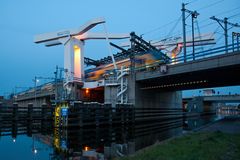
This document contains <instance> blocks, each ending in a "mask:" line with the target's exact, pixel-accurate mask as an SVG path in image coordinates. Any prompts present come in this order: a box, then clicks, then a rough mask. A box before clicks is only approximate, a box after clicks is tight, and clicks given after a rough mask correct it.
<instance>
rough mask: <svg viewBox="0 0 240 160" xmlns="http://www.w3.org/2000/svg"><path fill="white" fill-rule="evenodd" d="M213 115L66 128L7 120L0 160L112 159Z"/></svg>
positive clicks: (209, 119)
mask: <svg viewBox="0 0 240 160" xmlns="http://www.w3.org/2000/svg"><path fill="white" fill-rule="evenodd" d="M216 118H217V117H216V116H205V117H201V118H200V117H198V118H190V119H184V120H183V119H178V120H175V119H174V120H168V121H166V123H165V124H162V123H163V122H162V121H151V122H141V123H139V124H132V125H121V124H120V125H117V126H91V127H87V128H68V129H59V128H53V126H52V125H51V124H52V122H49V121H46V122H43V121H41V120H39V121H34V123H29V122H24V123H21V124H19V123H17V122H16V121H8V123H6V122H4V123H1V126H0V133H1V136H0V159H3V160H5V159H6V160H15V159H24V160H32V159H36V160H46V159H49V160H58V159H60V160H61V159H92V160H104V159H112V158H113V157H122V156H125V155H129V154H132V153H134V152H135V151H136V150H139V149H141V148H143V147H146V146H148V145H151V144H153V143H155V142H156V141H161V140H164V139H166V138H169V137H171V136H174V135H177V134H181V133H182V130H183V128H184V129H186V130H191V129H195V128H198V127H200V126H202V125H205V124H207V123H209V122H212V121H215V120H216ZM42 124H44V125H42ZM186 124H187V125H186ZM83 157H84V158H83Z"/></svg>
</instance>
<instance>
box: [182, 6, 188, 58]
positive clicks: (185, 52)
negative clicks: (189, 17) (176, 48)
mask: <svg viewBox="0 0 240 160" xmlns="http://www.w3.org/2000/svg"><path fill="white" fill-rule="evenodd" d="M185 21H186V17H185V4H184V3H182V24H183V57H184V62H186V58H187V48H186V23H185Z"/></svg>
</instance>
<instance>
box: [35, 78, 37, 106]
mask: <svg viewBox="0 0 240 160" xmlns="http://www.w3.org/2000/svg"><path fill="white" fill-rule="evenodd" d="M34 89H35V92H34V103H35V106H36V107H37V77H36V76H35V77H34Z"/></svg>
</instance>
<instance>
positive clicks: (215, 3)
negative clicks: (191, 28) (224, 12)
mask: <svg viewBox="0 0 240 160" xmlns="http://www.w3.org/2000/svg"><path fill="white" fill-rule="evenodd" d="M223 1H224V0H219V1H217V2H214V3H211V4H209V5H206V6H204V7H202V8H199V9H197V10H198V11H201V10H204V9H207V8H210V7H212V6H215V5H217V4H219V3H221V2H223Z"/></svg>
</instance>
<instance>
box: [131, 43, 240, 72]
mask: <svg viewBox="0 0 240 160" xmlns="http://www.w3.org/2000/svg"><path fill="white" fill-rule="evenodd" d="M235 51H240V45H239V43H233V44H230V45H228V46H227V47H226V46H221V47H217V48H212V49H208V50H204V51H201V52H196V53H195V54H194V56H193V54H188V55H186V58H185V57H184V56H180V57H177V58H174V59H171V60H170V62H169V63H168V64H171V65H174V64H179V63H185V62H190V61H194V60H199V59H202V58H207V57H212V56H216V55H221V54H226V53H230V52H235ZM161 65H165V62H164V61H161V60H159V61H156V62H154V63H151V64H147V65H144V66H141V67H135V72H142V71H152V70H155V69H157V68H158V67H160V66H161Z"/></svg>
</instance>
